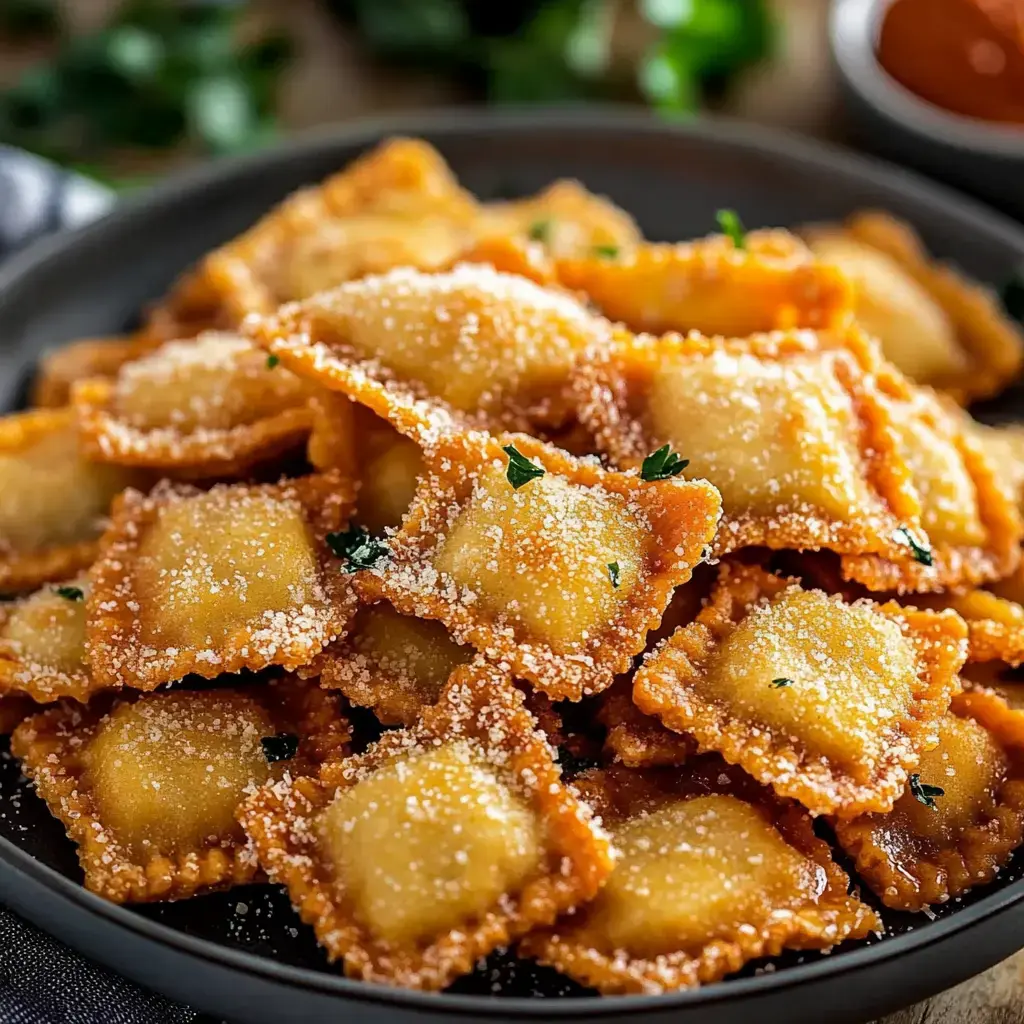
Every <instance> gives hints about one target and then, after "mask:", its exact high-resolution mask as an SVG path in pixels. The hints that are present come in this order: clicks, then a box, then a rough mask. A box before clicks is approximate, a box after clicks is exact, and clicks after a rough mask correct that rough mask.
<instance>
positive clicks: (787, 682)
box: [772, 676, 793, 690]
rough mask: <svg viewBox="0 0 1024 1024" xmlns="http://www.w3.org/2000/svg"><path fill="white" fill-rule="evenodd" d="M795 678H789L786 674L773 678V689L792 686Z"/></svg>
mask: <svg viewBox="0 0 1024 1024" xmlns="http://www.w3.org/2000/svg"><path fill="white" fill-rule="evenodd" d="M792 685H793V680H792V679H787V678H786V677H785V676H779V678H778V679H773V680H772V689H773V690H781V689H782V688H783V687H784V686H792Z"/></svg>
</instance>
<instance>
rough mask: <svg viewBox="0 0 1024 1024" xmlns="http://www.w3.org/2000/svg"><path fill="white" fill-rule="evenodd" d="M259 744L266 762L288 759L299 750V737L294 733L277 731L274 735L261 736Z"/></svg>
mask: <svg viewBox="0 0 1024 1024" xmlns="http://www.w3.org/2000/svg"><path fill="white" fill-rule="evenodd" d="M260 746H262V747H263V756H264V757H265V758H266V759H267V763H268V764H274V763H275V762H276V761H290V760H291V759H292V758H293V757H294V756H295V755H296V754H297V753H298V752H299V737H298V736H296V735H295V733H291V732H279V733H278V734H277V735H276V736H264V737H262V738H261V739H260Z"/></svg>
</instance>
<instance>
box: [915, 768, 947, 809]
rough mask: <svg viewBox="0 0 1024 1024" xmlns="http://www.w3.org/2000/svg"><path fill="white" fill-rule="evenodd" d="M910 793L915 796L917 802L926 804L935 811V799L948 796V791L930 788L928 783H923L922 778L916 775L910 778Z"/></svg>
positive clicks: (936, 787) (940, 788)
mask: <svg viewBox="0 0 1024 1024" xmlns="http://www.w3.org/2000/svg"><path fill="white" fill-rule="evenodd" d="M910 792H911V793H913V794H914V799H915V800H917V801H918V802H919V803H922V804H924V805H925V807H930V808H931V809H932V810H933V811H934V810H937V808H936V806H935V798H936V797H937V796H945V795H946V791H945V790H944V789H943V788H942V787H941V786H929V785H928V783H927V782H922V781H921V776H920V775H918V774H916V773H915V774H914V775H911V776H910Z"/></svg>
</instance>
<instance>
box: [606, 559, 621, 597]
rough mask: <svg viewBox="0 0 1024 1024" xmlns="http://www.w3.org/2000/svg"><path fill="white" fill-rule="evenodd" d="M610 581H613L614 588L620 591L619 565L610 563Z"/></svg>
mask: <svg viewBox="0 0 1024 1024" xmlns="http://www.w3.org/2000/svg"><path fill="white" fill-rule="evenodd" d="M608 579H610V580H611V581H612V586H613V587H614V588H615V589H616V590H618V589H619V563H618V562H609V563H608Z"/></svg>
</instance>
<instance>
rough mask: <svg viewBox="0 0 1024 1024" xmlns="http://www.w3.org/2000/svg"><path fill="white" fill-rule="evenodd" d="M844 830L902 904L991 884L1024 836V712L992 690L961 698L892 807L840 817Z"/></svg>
mask: <svg viewBox="0 0 1024 1024" xmlns="http://www.w3.org/2000/svg"><path fill="white" fill-rule="evenodd" d="M836 836H837V838H838V839H839V843H840V845H841V846H842V847H843V849H844V850H845V851H846V852H847V853H849V854H850V856H851V857H853V858H854V861H855V863H856V867H857V874H858V875H859V876H860V877H861V878H862V879H863V880H864V881H865V882H866V883H867V884H868V885H869V886H870V887H871V889H872V890H874V892H875V893H876V894H877V895H878V897H879V899H881V901H882V902H883V903H884V904H885V905H886V906H887V907H892V908H893V909H895V910H923V909H924V908H925V907H927V906H928V905H929V904H932V903H944V902H946V900H948V899H951V898H953V897H957V896H960V895H962V894H963V893H965V892H967V890H968V889H971V888H973V887H974V886H977V885H984V884H985V883H987V882H990V881H991V880H992V879H993V878H994V877H995V875H996V873H997V872H998V871H999V869H1000V868H1001V867H1002V866H1004V865H1005V864H1006V862H1007V861H1008V860H1009V858H1010V855H1011V853H1012V852H1013V851H1014V849H1016V848H1017V847H1018V846H1020V844H1021V842H1022V840H1024V715H1022V713H1021V712H1020V711H1012V710H1010V708H1009V707H1007V705H1006V704H1005V703H1004V701H1003V700H1002V698H1001V697H999V696H997V695H996V694H994V693H992V692H990V691H986V690H972V691H968V692H965V693H963V694H961V695H959V696H958V697H956V698H954V700H953V709H952V711H950V712H948V713H947V714H946V715H945V717H944V718H942V719H941V720H940V722H939V744H938V746H936V747H934V748H933V749H931V750H928V751H925V752H924V753H922V755H921V760H920V763H919V764H918V765H917V767H916V769H915V772H914V774H913V775H911V776H910V781H909V783H908V785H907V788H906V790H905V791H904V793H903V795H902V796H901V797H900V798H899V800H897V801H896V804H895V806H894V807H893V809H892V811H891V812H890V813H888V814H866V815H864V816H863V817H860V818H855V819H854V820H852V821H845V822H839V823H838V824H837V825H836Z"/></svg>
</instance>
